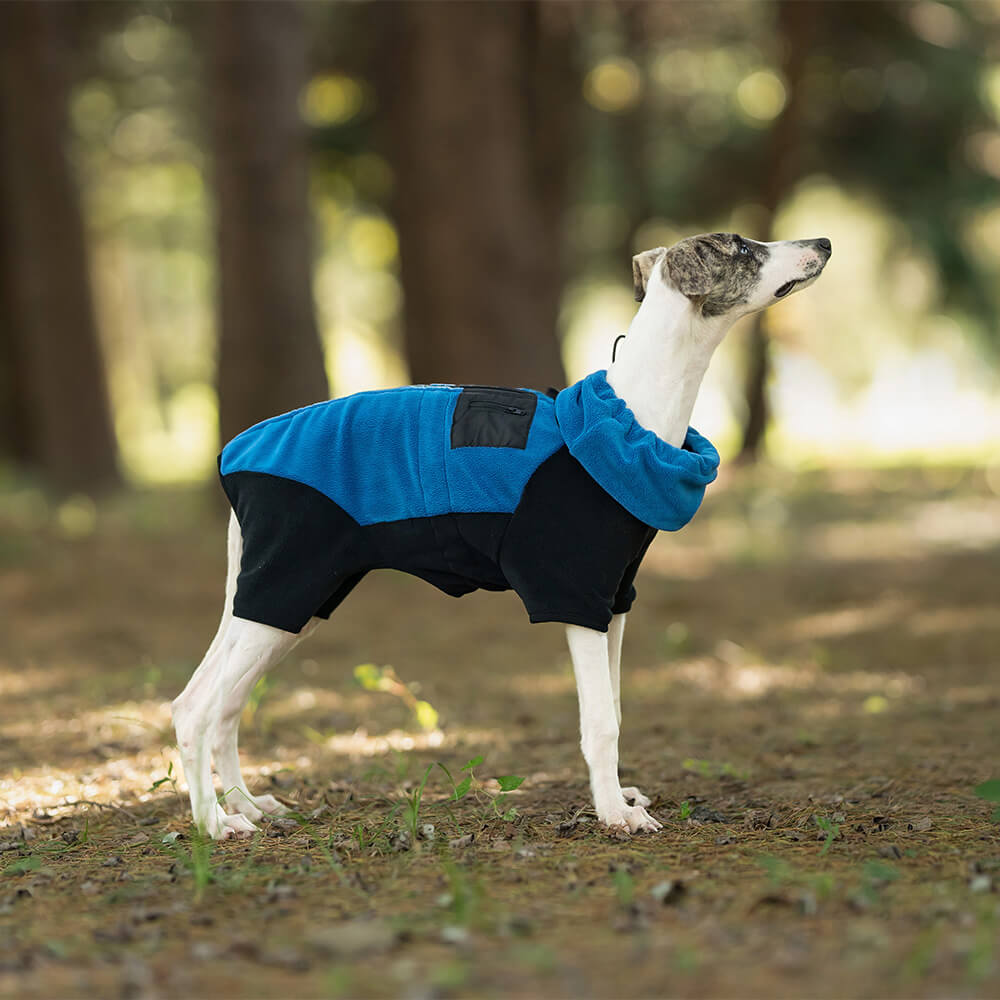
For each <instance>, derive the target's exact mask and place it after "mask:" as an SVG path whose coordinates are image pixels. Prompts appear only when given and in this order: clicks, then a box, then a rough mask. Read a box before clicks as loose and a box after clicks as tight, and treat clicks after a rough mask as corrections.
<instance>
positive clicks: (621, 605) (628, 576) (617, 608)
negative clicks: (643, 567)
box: [611, 528, 656, 615]
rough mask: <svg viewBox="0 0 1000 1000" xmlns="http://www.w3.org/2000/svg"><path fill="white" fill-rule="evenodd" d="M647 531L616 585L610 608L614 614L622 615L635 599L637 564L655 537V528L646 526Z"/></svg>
mask: <svg viewBox="0 0 1000 1000" xmlns="http://www.w3.org/2000/svg"><path fill="white" fill-rule="evenodd" d="M647 531H648V533H649V534H648V536H647V538H646V541H645V542H644V543H643V546H642V548H641V549H640V550H639V554H638V555H637V556H636V557H635V559H633V560H632V561H631V562H630V563H629V564H628V566H626V567H625V575H624V576H623V577H622V579H621V583H620V584H619V585H618V593H617V594H616V595H615V603H614V604H613V605H612V606H611V610H612V611H613V612H614V613H615V614H616V615H623V614H625V612H627V611H629V610H630V609H631V607H632V602H633V601H634V600H635V575H636V573H638V572H639V564H640V563H641V562H642V560H643V557H644V556H645V555H646V550H647V549H648V548H649V546H650V544H651V543H652V541H653V539H654V538H655V537H656V529H655V528H648V529H647Z"/></svg>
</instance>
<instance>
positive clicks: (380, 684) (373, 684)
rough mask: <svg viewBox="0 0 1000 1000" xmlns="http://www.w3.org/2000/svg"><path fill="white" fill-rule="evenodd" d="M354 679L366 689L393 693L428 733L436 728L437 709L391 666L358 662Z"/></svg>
mask: <svg viewBox="0 0 1000 1000" xmlns="http://www.w3.org/2000/svg"><path fill="white" fill-rule="evenodd" d="M354 679H355V680H356V681H357V682H358V683H359V684H360V685H361V686H362V687H363V688H364V689H365V690H366V691H383V692H385V693H386V694H391V695H395V696H396V697H397V698H399V699H400V700H401V701H402V702H403V704H404V705H406V707H407V708H408V709H409V710H410V711H411V712H412V713H413V718H414V720H415V721H416V723H417V725H418V726H419V727H420V728H421V729H422V730H423V731H424V732H425V733H429V732H431V731H432V730H433V729H436V728H437V724H438V713H437V709H436V708H434V706H433V705H432V704H431V703H430V702H429V701H421V700H420V699H419V698H417V696H416V695H415V694H414V693H413V691H412V690H410V687H409V686H408V685H406V684H404V683H403V682H402V681H401V680H400V679H399V677H398V675H397V674H396V671H395V670H393V669H392V667H377V666H375V664H374V663H359V664H358V666H356V667H355V668H354Z"/></svg>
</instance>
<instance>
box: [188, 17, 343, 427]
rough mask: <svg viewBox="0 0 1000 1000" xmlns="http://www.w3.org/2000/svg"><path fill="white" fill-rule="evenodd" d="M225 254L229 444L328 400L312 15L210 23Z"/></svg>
mask: <svg viewBox="0 0 1000 1000" xmlns="http://www.w3.org/2000/svg"><path fill="white" fill-rule="evenodd" d="M208 34H209V38H208V59H209V75H210V86H211V93H212V97H213V109H212V110H213V114H212V145H213V152H214V156H215V194H216V206H217V232H218V249H219V262H218V268H219V311H220V335H219V371H218V387H219V424H220V430H221V433H222V439H223V441H228V440H229V439H230V438H231V437H233V435H235V434H237V433H239V432H240V431H241V430H243V429H244V428H246V427H248V426H249V425H250V424H253V423H255V422H257V421H259V420H261V419H264V418H265V417H270V416H273V415H275V414H277V413H282V412H284V411H286V410H291V409H294V408H296V407H299V406H303V405H306V404H308V403H314V402H316V401H318V400H321V399H326V398H327V396H328V393H329V389H328V385H327V378H326V371H325V368H324V365H323V350H322V347H321V345H320V340H319V331H318V329H317V325H316V316H315V311H314V308H313V298H312V238H311V235H312V233H311V222H310V215H309V164H308V149H307V138H306V132H305V126H304V125H303V122H302V119H301V117H300V115H299V105H298V101H299V95H300V93H301V91H302V88H303V87H304V86H305V84H306V81H307V68H306V41H305V33H304V28H303V22H302V12H301V10H300V9H299V6H298V4H296V3H292V2H286V0H261V2H255V3H226V2H222V3H216V4H213V6H212V9H211V11H210V14H209V17H208Z"/></svg>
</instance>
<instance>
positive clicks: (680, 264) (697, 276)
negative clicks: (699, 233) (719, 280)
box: [665, 239, 713, 299]
mask: <svg viewBox="0 0 1000 1000" xmlns="http://www.w3.org/2000/svg"><path fill="white" fill-rule="evenodd" d="M698 249H699V248H698V242H697V240H693V239H692V240H682V241H681V242H680V243H678V244H677V245H676V246H672V247H671V248H670V249H669V250H668V251H667V255H666V262H665V270H666V272H667V277H668V279H669V281H670V283H671V284H672V285H673V286H674V288H676V289H677V291H679V292H681V293H682V294H683V295H686V296H687V297H688V298H691V299H696V298H701V297H702V296H705V295H708V293H709V292H710V291H711V290H712V284H713V282H712V271H711V269H710V268H709V266H708V264H707V262H706V260H705V255H704V254H702V253H699V252H698Z"/></svg>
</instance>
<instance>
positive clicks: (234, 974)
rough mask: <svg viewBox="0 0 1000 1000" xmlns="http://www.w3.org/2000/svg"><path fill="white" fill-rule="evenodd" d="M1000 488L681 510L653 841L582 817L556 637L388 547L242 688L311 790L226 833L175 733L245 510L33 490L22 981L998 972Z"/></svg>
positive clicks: (10, 894) (643, 696) (869, 477)
mask: <svg viewBox="0 0 1000 1000" xmlns="http://www.w3.org/2000/svg"><path fill="white" fill-rule="evenodd" d="M991 482H992V484H993V487H994V489H993V490H991V488H990V483H991ZM997 484H998V478H997V476H996V473H995V472H994V473H993V475H992V479H990V477H988V476H987V475H985V474H984V473H983V472H982V471H977V470H971V469H965V470H963V469H933V470H925V471H919V470H907V469H900V470H893V471H878V472H868V471H851V472H847V471H843V472H837V473H832V474H831V473H823V474H821V473H819V472H817V473H798V474H794V475H793V474H792V473H788V472H779V471H775V470H770V471H767V472H757V473H753V474H743V475H742V476H741V477H740V478H738V479H731V480H730V481H729V482H726V483H722V484H720V485H719V486H718V487H716V488H714V489H713V490H712V491H710V494H711V495H710V497H709V499H708V500H707V502H706V504H705V505H704V507H703V508H702V511H701V512H700V513H699V515H698V517H697V518H696V520H695V523H694V524H693V525H691V526H690V528H688V529H686V530H685V531H683V532H681V533H680V534H679V535H676V536H665V535H661V536H660V537H659V539H658V540H657V542H656V543H655V545H654V548H653V549H652V550H651V553H650V556H649V557H648V559H647V562H646V565H645V566H644V569H643V572H642V574H641V576H640V579H639V581H638V589H639V600H638V602H637V604H636V607H635V609H634V611H633V613H632V615H630V619H629V626H628V630H627V634H626V640H625V659H624V681H623V702H624V720H625V721H624V726H623V732H622V755H621V759H622V782H623V784H636V785H638V786H639V787H640V788H642V789H643V790H644V791H645V792H646V793H647V794H648V795H650V796H651V797H652V798H653V799H654V805H653V807H652V809H651V811H652V812H653V813H654V815H656V816H657V817H659V818H660V819H661V820H662V821H663V823H664V829H663V831H662V832H660V833H658V834H655V835H651V834H643V835H638V836H636V837H634V838H632V839H631V840H628V839H625V840H620V839H616V838H614V837H612V836H609V834H608V832H607V831H605V830H603V829H601V828H600V827H599V826H598V825H597V824H596V822H595V819H594V817H593V814H592V813H591V812H590V810H589V794H588V787H587V779H586V772H585V768H584V764H583V761H582V758H581V757H580V754H579V749H578V745H577V743H578V730H577V724H578V720H577V708H576V700H575V689H574V683H573V677H572V672H571V668H570V664H569V658H568V655H567V653H566V651H565V649H564V645H563V637H562V630H561V629H560V628H559V627H558V626H554V625H553V626H548V625H547V626H529V625H528V623H527V620H526V617H525V615H524V612H523V610H522V609H521V607H520V605H519V604H518V602H517V599H516V598H515V597H513V596H512V595H510V594H503V595H487V594H474V595H471V596H469V597H466V598H463V599H462V600H461V601H454V600H452V599H450V598H447V597H445V596H443V595H441V594H439V593H437V592H436V591H434V590H433V589H431V588H430V587H428V586H426V585H425V584H422V583H420V582H419V581H417V580H415V579H412V578H408V577H404V576H402V575H398V574H393V573H382V574H376V575H373V576H370V577H369V578H368V579H367V580H366V581H365V582H364V583H363V584H362V585H361V586H360V587H359V588H358V590H357V591H356V592H355V594H354V595H352V597H351V598H350V599H349V600H348V602H347V603H346V604H345V605H344V606H343V607H342V608H341V610H340V611H339V612H338V613H337V615H335V617H334V619H333V620H332V621H331V623H330V624H328V625H326V626H325V627H324V628H322V629H321V630H320V631H319V632H318V633H317V634H316V636H315V637H314V638H312V639H310V640H309V641H308V642H307V643H305V644H303V645H302V646H300V647H299V648H298V649H297V650H296V651H295V652H294V653H293V654H292V657H291V658H290V660H289V661H288V662H286V663H285V664H284V665H283V666H282V668H281V669H280V670H278V671H277V672H275V673H274V674H273V675H271V676H270V677H269V678H268V681H267V683H266V684H263V685H261V686H259V688H258V690H257V691H256V692H255V697H254V703H253V705H252V706H251V708H250V709H248V711H247V713H246V715H245V717H244V721H243V734H242V740H241V745H242V753H243V759H244V766H245V770H246V771H247V773H248V774H249V775H251V776H252V777H251V778H250V785H251V787H252V788H254V789H256V790H268V791H270V792H272V793H273V794H276V795H277V796H279V797H280V798H282V799H283V800H284V801H285V802H286V803H288V804H289V805H290V806H292V807H293V809H294V810H295V815H296V816H297V817H298V820H297V821H295V820H282V821H278V822H274V823H270V824H267V825H265V827H264V829H263V830H262V831H261V832H260V833H259V834H257V835H255V836H254V837H253V838H251V839H247V840H243V841H239V842H232V841H228V842H226V843H223V844H219V845H213V844H208V843H204V842H202V841H201V840H200V839H199V838H198V837H197V836H196V835H195V833H194V831H193V830H192V828H191V825H190V814H189V811H188V805H187V801H186V794H185V789H184V785H183V781H182V779H181V777H180V776H179V774H178V773H177V767H178V763H177V760H176V753H175V751H174V749H173V747H172V741H173V736H172V732H171V730H170V726H169V702H170V699H171V698H172V697H173V696H174V695H175V694H176V693H177V692H178V691H179V690H180V688H181V687H182V686H183V684H184V682H185V680H186V678H187V676H188V675H189V674H190V672H191V671H192V670H193V668H194V666H195V665H196V663H197V661H198V660H199V658H200V656H201V654H202V652H203V651H204V648H205V647H206V646H207V644H208V641H209V639H210V638H211V636H212V634H213V632H214V629H215V625H216V622H217V619H218V614H219V610H220V605H221V591H222V576H223V570H224V538H223V534H224V529H223V524H222V520H221V516H220V514H219V511H218V510H217V509H216V508H215V507H214V506H213V505H212V501H211V499H209V498H206V497H204V496H202V495H196V494H174V495H164V494H158V495H150V496H145V497H139V498H135V497H133V498H128V499H123V500H120V501H116V502H113V503H109V504H107V505H105V506H102V507H101V508H100V510H99V511H96V512H95V510H94V509H93V508H92V507H91V506H90V505H89V504H88V503H87V502H86V501H83V500H77V501H72V502H69V503H66V504H62V505H54V504H52V503H50V502H48V501H46V499H45V498H44V497H43V496H42V495H41V494H39V493H38V492H36V491H32V490H30V489H27V488H25V487H17V486H13V485H8V486H7V487H6V488H5V489H4V491H3V492H2V493H0V620H2V627H0V995H3V996H11V997H15V996H16V997H29V996H37V997H62V996H66V997H80V996H101V997H115V996H121V997H202V996H204V997H228V996H240V997H354V996H358V997H396V996H399V997H406V998H423V997H451V996H456V997H457V996H476V997H478V996H485V997H500V996H504V997H506V996H514V997H541V996H544V997H550V996H551V997H574V998H576V997H659V996H675V995H676V996H685V997H736V996H738V997H801V996H816V997H911V996H912V997H924V996H927V997H965V996H969V997H973V996H977V997H978V996H982V997H986V996H997V995H1000V947H998V946H1000V904H998V900H1000V897H998V896H997V891H998V889H1000V824H998V823H996V822H993V821H992V820H991V814H992V812H993V809H994V806H993V805H991V804H990V803H988V802H986V801H984V800H983V799H981V798H977V797H976V795H975V794H974V792H973V789H974V788H975V786H977V785H978V784H979V783H980V782H983V781H985V780H987V779H990V778H993V777H995V776H998V775H997V772H998V770H1000V764H998V754H997V750H998V737H997V733H998V720H1000V715H998V708H1000V609H998V600H997V599H998V596H1000V500H998V497H997V495H996V492H995V490H996V488H997ZM365 663H370V664H374V665H375V666H376V667H378V668H381V667H383V666H386V665H391V666H392V667H393V668H394V670H395V673H396V675H398V677H399V678H401V679H402V681H403V682H404V683H405V685H407V687H406V688H405V691H404V692H403V693H401V692H400V691H399V690H398V689H397V690H396V691H395V693H394V692H393V691H380V690H368V689H366V688H365V687H364V686H362V685H361V684H360V683H359V682H358V680H357V679H356V677H355V672H354V668H355V667H356V666H358V665H360V664H365ZM369 674H370V675H371V676H373V677H375V676H379V675H378V672H377V671H375V670H370V671H369ZM387 686H390V687H391V685H387ZM416 699H419V700H422V701H426V702H427V703H428V704H429V705H430V706H431V707H432V708H433V710H434V712H436V713H437V720H436V723H435V720H434V718H433V713H432V712H430V710H428V709H426V708H423V709H422V710H421V721H423V723H424V724H425V725H427V726H430V727H431V728H429V729H425V728H422V727H421V725H420V724H418V719H417V717H416V715H415V713H414V707H413V705H414V701H415V700H416ZM476 757H482V758H483V761H482V763H480V764H478V765H477V766H475V767H474V768H473V771H474V780H473V781H472V782H471V783H470V786H469V792H468V794H466V795H465V796H464V797H463V798H461V799H460V800H458V801H449V795H450V793H451V791H452V788H453V786H452V784H451V780H450V779H449V777H448V776H447V775H446V774H445V771H444V769H442V768H437V767H434V768H432V770H431V772H430V774H429V776H428V778H427V781H426V785H425V787H424V789H423V792H422V795H420V794H419V787H420V783H421V779H422V778H423V776H424V774H425V773H426V770H427V768H428V767H429V766H431V765H433V764H435V763H436V762H440V763H441V764H443V765H444V767H445V768H447V770H448V772H450V775H451V778H452V779H454V781H455V782H456V783H457V782H459V781H461V780H462V778H463V777H465V776H466V775H468V774H469V771H468V770H466V771H463V770H462V767H463V765H464V764H466V762H468V761H469V760H470V759H473V758H476ZM507 775H517V776H520V777H523V778H524V779H525V780H524V782H523V784H521V786H520V787H519V788H517V789H516V790H513V791H510V792H506V793H503V792H501V791H500V785H499V784H498V782H497V781H496V779H497V778H498V777H502V776H507ZM513 783H514V782H505V784H513ZM414 833H415V834H416V837H414Z"/></svg>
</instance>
